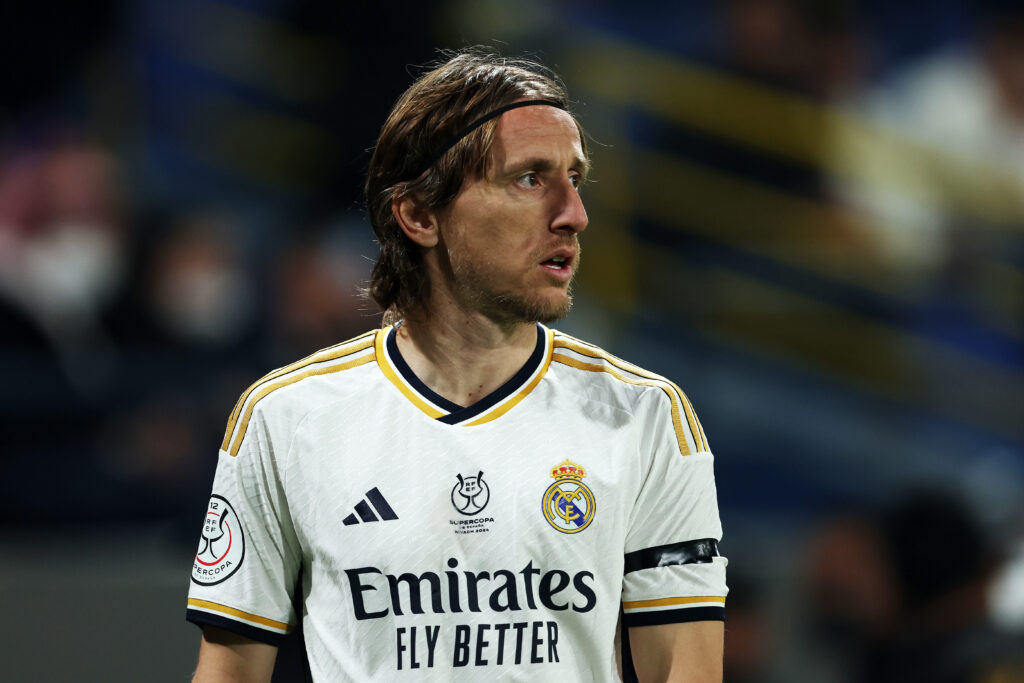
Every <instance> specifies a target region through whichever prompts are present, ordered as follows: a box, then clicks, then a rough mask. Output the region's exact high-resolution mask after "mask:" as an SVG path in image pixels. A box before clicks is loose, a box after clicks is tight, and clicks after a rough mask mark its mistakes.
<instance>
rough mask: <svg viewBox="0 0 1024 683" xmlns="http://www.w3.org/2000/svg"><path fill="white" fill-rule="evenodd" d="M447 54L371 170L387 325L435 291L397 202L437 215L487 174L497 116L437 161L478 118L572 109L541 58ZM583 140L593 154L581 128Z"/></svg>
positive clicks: (379, 287) (419, 87) (379, 285)
mask: <svg viewBox="0 0 1024 683" xmlns="http://www.w3.org/2000/svg"><path fill="white" fill-rule="evenodd" d="M444 57H445V58H447V59H446V60H445V61H444V62H443V63H439V64H437V65H436V66H434V68H432V69H431V70H430V71H427V72H426V73H424V74H423V75H422V76H420V77H419V78H418V79H417V80H416V82H415V83H413V84H412V85H411V86H410V87H409V89H408V90H406V91H405V93H403V94H402V96H401V97H400V98H398V101H397V102H396V103H395V106H394V107H393V108H392V110H391V114H390V115H389V116H388V119H387V121H385V123H384V126H383V127H382V128H381V132H380V137H379V138H378V139H377V145H376V147H375V148H374V151H373V157H372V159H371V160H370V168H369V171H368V172H367V178H366V209H367V214H368V215H369V217H370V224H371V225H373V231H374V233H376V235H377V241H378V243H379V244H380V254H379V255H378V257H377V263H376V264H375V265H374V267H373V272H372V274H371V275H370V283H369V286H368V287H367V288H366V294H367V296H369V297H370V298H372V299H373V300H374V301H375V302H377V305H378V306H380V307H381V309H383V310H384V323H385V324H390V323H393V322H395V321H396V320H398V319H400V318H401V317H402V316H404V315H407V314H408V313H410V312H411V311H414V310H416V309H417V308H419V307H421V306H422V305H423V304H424V302H425V301H426V299H427V296H428V295H429V293H430V282H429V280H428V277H427V273H426V270H425V269H424V267H423V253H422V251H421V249H420V247H419V246H418V245H416V244H415V243H413V242H412V241H411V240H410V239H409V238H408V237H407V236H406V235H405V233H404V232H402V228H401V227H400V226H399V225H398V221H396V220H395V217H394V214H393V213H392V209H391V205H392V201H393V200H395V199H398V198H401V197H404V196H407V195H414V196H415V197H416V199H417V200H418V201H419V202H421V203H422V205H423V206H424V208H426V209H428V210H430V211H438V210H440V209H442V208H444V207H445V206H447V205H448V204H449V203H450V202H451V201H452V200H453V199H455V197H456V195H457V194H458V193H459V190H460V189H461V188H462V183H463V181H464V180H466V179H467V178H469V179H473V178H480V177H483V176H484V175H486V173H487V170H488V168H487V166H488V162H489V159H490V151H491V145H492V144H493V142H494V130H495V128H496V126H497V119H496V118H495V119H492V120H490V121H487V122H486V123H484V124H483V125H480V126H478V127H477V128H475V129H474V130H473V131H472V132H470V133H469V134H467V135H466V136H465V137H463V138H462V139H460V140H458V142H456V143H455V144H454V145H452V146H451V147H450V148H449V149H447V151H445V152H444V153H443V154H441V155H440V157H438V158H437V159H436V160H434V159H433V157H434V155H436V154H437V153H438V151H439V150H442V149H444V148H445V145H447V144H449V143H450V142H451V141H452V139H453V138H454V137H455V136H456V135H457V134H458V133H459V131H462V130H464V129H465V128H466V127H467V126H468V125H470V124H471V123H473V122H474V121H476V120H477V119H478V118H480V117H482V116H484V115H486V114H488V113H490V112H492V111H494V110H495V109H497V108H499V107H502V106H504V105H507V104H511V103H512V102H515V101H517V100H523V99H544V100H549V101H551V102H554V103H557V104H558V105H559V106H561V107H563V108H565V109H568V105H569V98H568V94H567V92H566V90H565V86H564V85H563V84H562V82H561V80H560V79H559V78H558V77H557V76H556V75H555V74H554V73H553V72H552V71H551V70H549V69H548V68H546V67H544V66H543V65H541V64H539V63H537V62H535V61H532V60H529V59H522V58H519V59H509V58H505V57H502V56H500V55H498V54H495V53H494V52H490V51H488V50H486V49H485V48H480V47H476V48H469V49H466V50H462V51H459V52H455V53H444ZM577 128H579V124H577ZM580 141H581V145H582V147H583V153H584V156H586V154H587V146H586V141H585V138H584V135H583V131H582V129H580ZM432 160H433V163H431V161H432Z"/></svg>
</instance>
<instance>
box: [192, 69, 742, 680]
mask: <svg viewBox="0 0 1024 683" xmlns="http://www.w3.org/2000/svg"><path fill="white" fill-rule="evenodd" d="M567 103H568V101H567V96H566V93H565V91H564V89H563V88H562V86H561V85H560V84H559V83H557V82H556V81H555V80H554V79H553V78H552V77H551V76H549V75H547V73H546V72H545V71H544V70H543V68H542V67H540V66H539V65H536V64H533V63H530V62H520V61H510V60H505V59H502V58H499V57H495V56H493V55H487V54H484V53H481V52H479V51H467V52H464V53H461V54H457V55H455V56H454V57H452V58H451V59H450V60H449V61H447V62H446V63H444V64H442V65H441V66H439V67H437V68H436V69H434V70H433V71H430V72H429V73H427V74H425V75H424V76H422V77H421V78H420V79H419V80H418V81H417V82H416V83H415V84H413V86H412V87H410V88H409V90H408V91H407V92H406V93H405V94H404V95H403V96H402V97H401V98H400V99H399V100H398V102H397V103H396V105H395V107H394V109H393V111H392V112H391V115H390V117H389V118H388V120H387V122H386V123H385V124H384V127H383V129H382V131H381V134H380V138H379V139H378V142H377V146H376V149H375V151H374V154H373V159H372V161H371V164H370V169H369V177H368V181H367V185H366V193H367V205H368V211H369V215H370V220H371V222H372V224H373V227H374V230H375V232H376V234H377V237H378V239H379V242H380V252H381V253H380V257H379V259H378V262H377V264H376V266H375V268H374V270H373V275H372V277H371V281H370V286H369V293H370V295H371V296H372V297H373V298H374V299H375V300H376V302H377V303H378V304H380V305H381V307H382V308H383V309H385V324H386V327H384V329H381V330H375V331H372V332H369V333H367V334H365V335H363V336H361V337H357V338H355V339H353V340H350V341H348V342H344V343H342V344H339V345H337V346H335V347H331V348H329V349H325V350H324V351H321V352H318V353H316V354H314V355H312V356H310V357H309V358H307V359H305V360H303V361H299V362H298V363H295V364H293V365H290V366H287V367H285V368H282V369H280V370H278V371H276V372H273V373H271V374H270V375H267V376H266V377H264V378H263V379H261V380H260V381H258V382H257V383H256V384H254V385H253V386H252V387H250V388H249V390H248V391H246V392H245V394H243V395H242V398H241V399H240V400H239V402H238V404H237V406H236V408H235V411H234V412H233V413H232V415H231V418H230V420H229V423H228V428H227V434H226V435H225V438H224V442H223V444H222V446H221V453H220V462H219V466H218V471H217V476H216V480H215V482H214V487H213V488H214V490H213V497H212V498H211V501H210V506H209V509H208V511H207V518H206V524H205V526H204V529H203V533H202V540H201V542H200V546H199V552H198V554H197V556H196V561H195V564H194V567H193V573H192V581H193V583H192V589H191V592H190V597H189V611H188V615H189V619H190V620H191V621H194V622H195V623H197V624H200V625H202V626H203V640H202V645H201V648H200V656H199V669H198V671H197V673H196V680H197V681H213V680H216V681H224V680H245V681H259V680H264V681H265V680H268V679H269V677H270V673H271V670H272V668H273V662H274V657H275V653H276V648H275V645H276V644H277V643H278V642H279V641H280V639H281V638H282V637H283V636H284V634H286V633H288V632H289V631H290V630H292V629H293V628H294V627H295V625H296V624H297V623H298V622H299V619H300V618H301V619H302V625H303V631H304V636H305V646H306V653H307V656H308V659H309V665H310V670H311V673H312V674H313V678H314V679H315V680H323V681H336V680H353V681H368V680H382V681H392V680H402V679H407V680H418V679H429V680H441V681H447V680H481V681H491V680H498V679H501V680H505V679H516V680H567V681H576V680H598V681H606V680H617V679H618V678H619V676H620V664H619V663H618V658H619V657H620V654H619V653H620V652H621V653H622V654H621V675H622V676H623V677H625V678H627V679H629V678H631V677H632V676H634V675H635V674H634V673H633V665H635V667H636V674H638V675H639V678H640V680H680V681H712V680H721V659H722V640H723V627H722V619H723V613H724V603H725V597H724V596H725V593H726V587H725V560H724V559H723V558H721V557H720V556H719V555H718V552H717V542H718V540H719V538H720V536H721V528H720V524H719V520H718V511H717V502H716V494H715V487H714V478H713V472H712V456H711V454H710V452H709V451H708V449H707V442H706V440H705V437H704V434H703V431H702V430H701V427H700V424H699V422H698V421H697V418H696V416H695V414H694V413H693V410H692V408H691V406H690V404H689V402H688V400H687V399H686V397H685V396H684V395H683V394H682V392H681V391H679V389H678V388H677V387H676V386H675V385H673V384H671V383H670V382H668V381H666V380H664V379H662V378H660V377H657V376H656V375H653V374H651V373H648V372H646V371H644V370H642V369H640V368H638V367H636V366H634V365H631V364H629V363H626V362H624V361H621V360H619V359H617V358H615V357H613V356H610V355H608V354H606V353H605V352H603V351H601V350H600V349H598V348H596V347H594V346H592V345H590V344H586V343H584V342H581V341H578V340H576V339H573V338H572V337H569V336H566V335H563V334H561V333H558V332H555V331H553V330H550V329H548V328H547V327H544V326H543V325H541V324H539V323H538V321H541V322H549V321H552V320H555V319H557V318H560V317H562V316H564V315H565V314H566V313H567V312H568V310H569V306H570V303H571V298H570V294H569V285H570V282H571V280H572V276H573V274H574V272H575V271H576V269H577V268H578V266H579V255H580V251H579V243H578V240H577V237H578V235H579V233H581V232H582V231H583V230H584V228H586V226H587V214H586V212H585V211H584V208H583V204H582V202H581V200H580V195H579V194H578V190H579V186H580V184H581V183H582V182H583V180H584V178H585V177H586V174H587V167H588V159H587V150H586V143H585V140H584V138H583V136H582V135H581V133H580V128H579V126H578V124H577V123H576V121H575V119H574V118H573V117H572V116H571V115H570V114H569V113H568V112H567V110H566V108H567ZM293 595H297V598H296V600H294V601H293ZM620 624H621V633H619V631H620ZM620 636H621V643H622V647H621V650H620V648H619V647H618V646H617V643H618V642H619V638H620ZM630 652H632V656H630V654H629V653H630Z"/></svg>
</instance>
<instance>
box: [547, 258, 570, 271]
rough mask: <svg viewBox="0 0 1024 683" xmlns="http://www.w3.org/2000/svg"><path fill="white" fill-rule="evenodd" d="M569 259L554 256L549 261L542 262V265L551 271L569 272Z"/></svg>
mask: <svg viewBox="0 0 1024 683" xmlns="http://www.w3.org/2000/svg"><path fill="white" fill-rule="evenodd" d="M569 263H570V261H569V259H567V258H566V257H564V256H552V257H551V258H549V259H548V260H547V261H542V262H541V265H542V266H544V267H545V268H550V269H551V270H568V269H569Z"/></svg>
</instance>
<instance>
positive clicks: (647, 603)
mask: <svg viewBox="0 0 1024 683" xmlns="http://www.w3.org/2000/svg"><path fill="white" fill-rule="evenodd" d="M702 602H718V603H721V604H723V605H724V604H725V598H723V597H722V596H720V595H700V596H697V597H689V598H660V599H658V600H634V601H633V602H623V603H622V609H643V608H645V607H673V606H675V605H693V604H695V603H702Z"/></svg>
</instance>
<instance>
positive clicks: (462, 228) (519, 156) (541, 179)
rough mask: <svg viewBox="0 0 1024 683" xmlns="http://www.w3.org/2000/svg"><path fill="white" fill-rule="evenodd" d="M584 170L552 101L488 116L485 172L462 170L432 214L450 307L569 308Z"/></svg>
mask: <svg viewBox="0 0 1024 683" xmlns="http://www.w3.org/2000/svg"><path fill="white" fill-rule="evenodd" d="M586 171H587V164H586V161H585V160H584V156H583V149H582V145H581V143H580V135H579V131H578V129H577V128H576V124H575V123H574V121H573V119H572V117H571V116H569V114H567V113H566V112H564V111H562V110H561V109H557V108H555V107H549V106H528V107H522V108H520V109H513V110H511V111H508V112H506V113H505V114H503V115H502V116H501V117H500V118H499V119H498V124H497V129H496V131H495V139H494V143H493V145H492V148H491V159H490V168H489V170H488V173H487V176H486V177H483V178H477V179H473V180H467V181H466V182H465V183H464V184H463V186H462V189H461V190H460V192H459V194H458V196H457V197H456V198H455V199H454V200H453V201H452V203H451V204H450V205H448V206H447V207H445V209H444V210H442V211H441V212H440V214H439V215H438V221H439V226H440V228H439V229H440V234H441V243H440V244H439V245H438V246H443V247H444V250H446V253H447V259H448V260H447V264H446V265H445V264H442V272H443V273H444V276H445V277H446V279H447V280H448V282H447V283H446V284H447V287H446V289H447V291H448V292H449V293H450V294H451V296H453V298H454V299H455V303H456V304H457V305H458V306H459V307H460V308H462V309H463V310H464V311H466V312H470V313H481V314H483V315H485V316H487V317H488V318H490V319H492V320H495V321H497V322H501V323H510V322H533V321H536V320H539V321H541V322H550V321H552V320H557V319H558V318H561V317H564V316H565V315H566V314H567V313H568V312H569V308H570V307H571V305H572V297H571V296H570V292H569V285H570V283H571V281H572V278H573V275H574V274H575V272H576V270H577V269H578V267H579V260H580V247H579V242H578V240H577V235H578V234H579V233H580V232H582V231H583V229H584V228H586V227H587V212H586V210H585V209H584V208H583V202H582V201H581V200H580V196H579V193H578V191H577V190H578V187H579V184H580V183H581V182H582V181H583V177H584V175H585V174H586ZM444 250H441V251H439V253H438V255H439V256H440V258H441V260H442V261H443V259H444V256H445V251H444Z"/></svg>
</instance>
